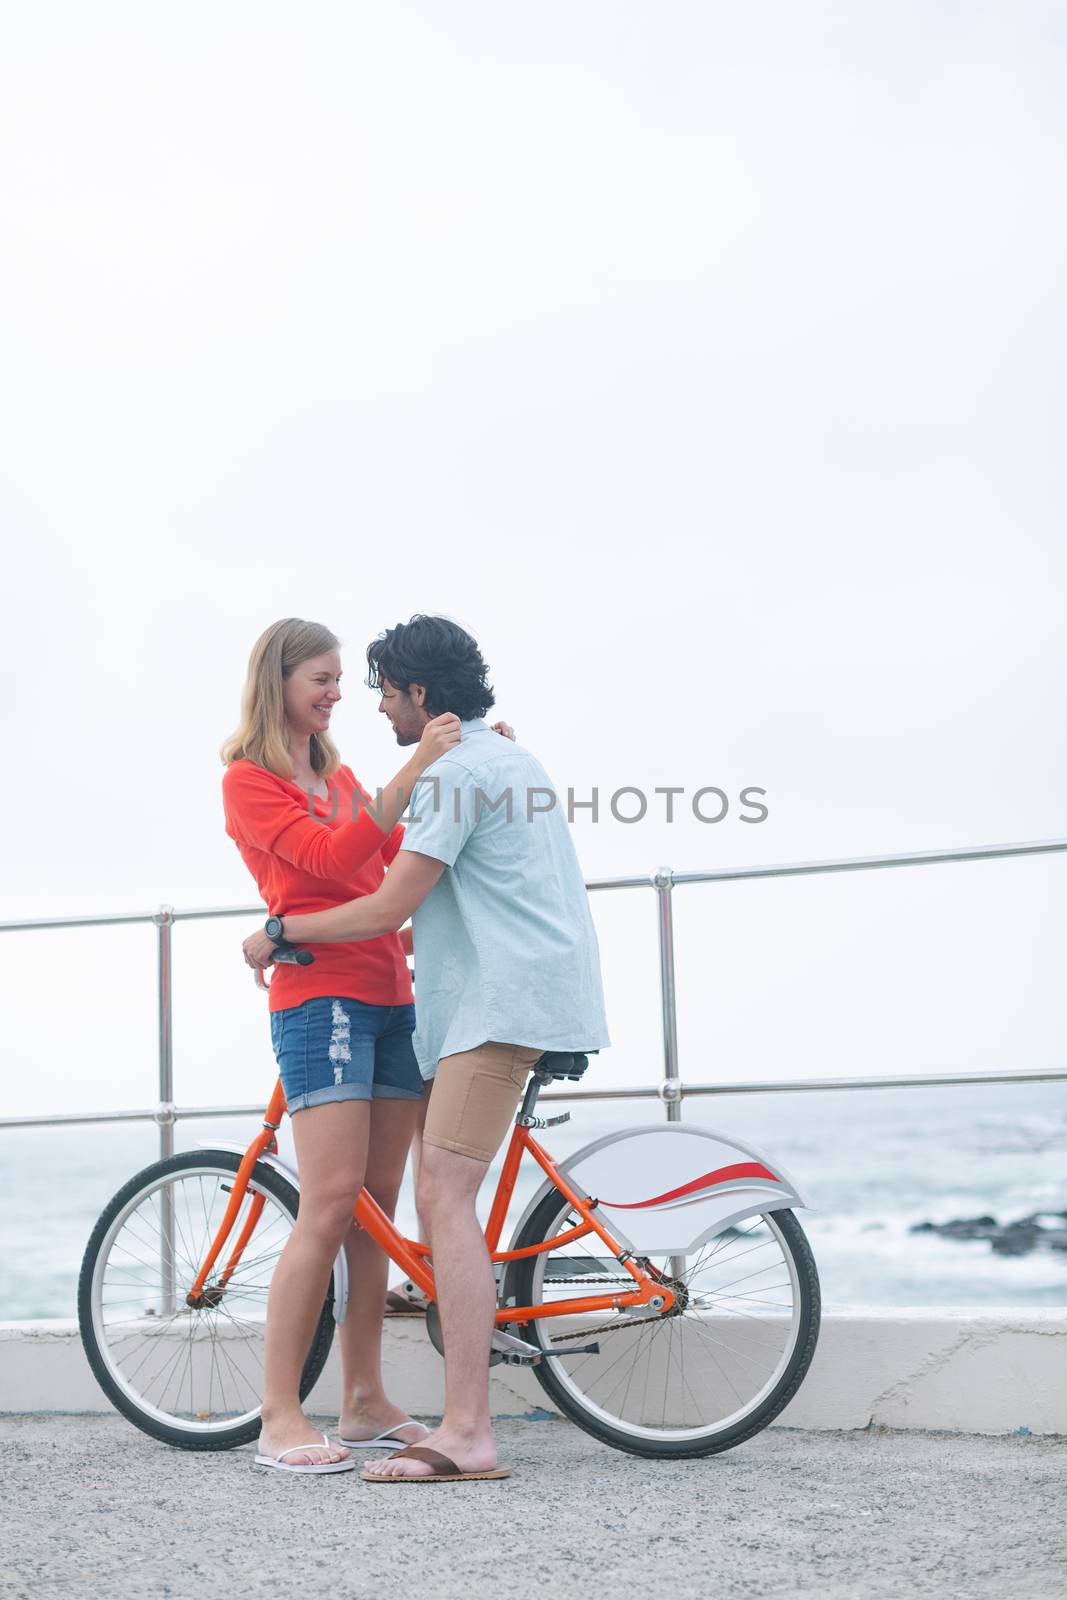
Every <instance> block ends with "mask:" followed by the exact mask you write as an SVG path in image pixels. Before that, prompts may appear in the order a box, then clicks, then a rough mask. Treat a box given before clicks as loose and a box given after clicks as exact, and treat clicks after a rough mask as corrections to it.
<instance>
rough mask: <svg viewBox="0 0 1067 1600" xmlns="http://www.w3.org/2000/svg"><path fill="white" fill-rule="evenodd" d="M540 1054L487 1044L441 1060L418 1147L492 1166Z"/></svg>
mask: <svg viewBox="0 0 1067 1600" xmlns="http://www.w3.org/2000/svg"><path fill="white" fill-rule="evenodd" d="M543 1055H544V1051H543V1050H534V1049H532V1048H531V1047H529V1046H528V1045H524V1044H500V1043H498V1042H497V1041H496V1040H495V1039H491V1040H489V1041H488V1043H486V1044H480V1045H479V1046H478V1048H477V1049H476V1050H463V1051H461V1053H460V1054H459V1055H456V1056H445V1057H444V1059H443V1060H442V1061H441V1062H440V1063H439V1065H438V1068H437V1076H436V1077H435V1078H434V1080H433V1091H432V1093H431V1095H430V1104H429V1106H428V1108H427V1111H426V1131H425V1132H424V1134H423V1136H422V1137H423V1143H424V1144H434V1145H437V1147H438V1148H439V1149H441V1150H454V1151H455V1152H456V1154H457V1155H461V1156H474V1157H475V1159H476V1160H478V1161H492V1159H493V1157H494V1156H495V1155H496V1153H497V1151H498V1150H499V1149H500V1146H501V1145H502V1144H503V1142H504V1135H505V1134H506V1133H507V1131H508V1125H509V1123H511V1122H512V1121H513V1120H514V1117H515V1112H516V1111H517V1109H518V1105H519V1101H520V1100H521V1099H522V1092H523V1090H524V1089H525V1087H526V1079H527V1078H528V1077H529V1075H530V1068H531V1067H532V1066H533V1064H534V1062H535V1061H537V1060H539V1059H540V1057H541V1056H543Z"/></svg>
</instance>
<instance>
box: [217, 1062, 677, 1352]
mask: <svg viewBox="0 0 1067 1600" xmlns="http://www.w3.org/2000/svg"><path fill="white" fill-rule="evenodd" d="M284 1111H285V1095H284V1093H283V1090H282V1086H281V1080H279V1081H278V1083H277V1084H276V1085H275V1089H274V1093H273V1094H272V1095H271V1098H270V1103H269V1105H268V1106H267V1110H266V1113H265V1115H264V1120H263V1129H262V1132H260V1133H259V1134H257V1136H256V1137H255V1139H253V1141H252V1143H251V1144H250V1145H249V1147H248V1149H247V1150H246V1152H245V1155H244V1157H243V1159H242V1161H241V1165H240V1167H239V1168H238V1170H237V1176H236V1177H235V1178H234V1183H233V1190H232V1192H231V1194H230V1199H229V1203H228V1205H227V1207H226V1211H225V1214H224V1216H223V1219H222V1222H221V1224H220V1226H219V1230H218V1233H217V1234H216V1235H215V1238H214V1240H213V1242H212V1245H211V1248H210V1250H209V1251H208V1253H207V1255H206V1256H205V1258H204V1260H203V1263H202V1264H201V1267H200V1271H199V1272H198V1274H197V1276H196V1280H195V1282H194V1283H193V1286H192V1288H191V1289H190V1291H189V1295H188V1302H189V1304H191V1305H192V1304H196V1303H198V1301H199V1299H200V1298H201V1297H202V1296H203V1295H204V1293H205V1285H206V1284H207V1280H208V1277H209V1275H210V1273H211V1270H212V1268H213V1267H214V1265H215V1263H216V1261H217V1260H218V1258H219V1256H220V1255H221V1253H222V1251H223V1249H224V1247H225V1245H226V1241H227V1239H228V1238H229V1235H230V1233H231V1231H232V1229H233V1225H234V1222H235V1221H236V1219H237V1214H238V1212H239V1211H240V1209H241V1204H242V1201H243V1200H244V1196H245V1193H246V1192H247V1189H248V1182H249V1179H250V1178H251V1176H252V1171H253V1168H254V1167H255V1164H256V1162H257V1161H258V1160H259V1158H260V1156H261V1155H263V1154H264V1153H265V1152H273V1151H275V1150H276V1149H277V1140H276V1139H275V1129H277V1127H278V1126H279V1125H280V1122H281V1117H282V1115H283V1113H284ZM527 1152H528V1153H529V1154H530V1155H531V1156H532V1157H533V1159H534V1161H536V1162H537V1165H538V1166H539V1167H540V1168H541V1170H542V1172H543V1173H544V1174H545V1177H546V1178H547V1179H548V1181H549V1182H550V1183H551V1184H552V1186H553V1187H554V1188H555V1189H558V1190H559V1192H560V1194H561V1195H562V1196H563V1198H564V1199H565V1200H566V1201H567V1202H568V1204H569V1205H570V1207H571V1209H572V1210H573V1211H574V1212H576V1213H577V1215H578V1217H579V1219H580V1220H579V1222H578V1223H577V1224H576V1225H575V1226H574V1227H573V1228H569V1229H567V1230H566V1231H565V1232H564V1233H560V1234H557V1235H556V1236H555V1238H553V1239H547V1240H544V1241H542V1243H540V1244H534V1245H527V1246H526V1248H525V1249H523V1250H501V1249H500V1248H499V1245H500V1236H501V1234H502V1232H503V1228H504V1222H505V1219H506V1217H507V1213H508V1207H509V1206H510V1204H511V1200H512V1196H513V1194H514V1192H515V1183H516V1180H517V1178H518V1172H519V1166H520V1164H521V1162H522V1158H523V1156H524V1154H526V1153H527ZM263 1204H264V1199H263V1196H262V1195H254V1196H253V1198H252V1203H251V1206H250V1208H249V1214H248V1216H247V1217H246V1218H245V1221H244V1224H243V1225H242V1228H241V1232H240V1234H239V1235H238V1238H237V1242H236V1244H235V1245H234V1247H233V1250H232V1252H231V1254H230V1257H229V1260H228V1261H227V1263H226V1266H225V1268H224V1270H223V1272H222V1273H221V1274H220V1277H219V1280H218V1283H217V1284H216V1285H213V1286H212V1288H211V1289H209V1290H207V1293H209V1294H216V1293H219V1292H220V1291H221V1290H223V1289H225V1287H226V1284H227V1283H228V1282H229V1280H230V1277H231V1276H232V1274H233V1272H234V1270H235V1269H236V1267H237V1264H238V1262H239V1261H240V1259H241V1255H242V1253H243V1251H244V1249H245V1246H246V1245H247V1243H248V1241H249V1239H250V1238H251V1237H252V1233H253V1231H254V1229H255V1226H256V1223H257V1222H258V1221H259V1216H260V1213H261V1212H262V1209H263ZM596 1207H597V1201H596V1200H595V1199H594V1198H592V1197H591V1196H589V1195H586V1194H584V1193H583V1192H582V1191H580V1190H578V1189H576V1188H574V1186H573V1185H572V1184H570V1183H569V1182H568V1180H567V1178H566V1177H565V1176H564V1175H563V1174H562V1173H561V1172H560V1169H559V1166H558V1164H557V1162H555V1161H554V1160H553V1158H552V1157H551V1156H550V1155H549V1153H548V1151H547V1150H545V1149H543V1148H542V1146H541V1145H539V1144H538V1143H537V1140H536V1139H534V1138H533V1136H532V1135H531V1133H530V1130H529V1128H525V1127H522V1126H521V1125H520V1124H519V1123H516V1124H515V1126H514V1127H513V1129H512V1132H511V1139H510V1142H509V1144H508V1148H507V1154H506V1155H505V1157H504V1166H503V1169H502V1171H501V1173H500V1178H499V1180H498V1182H497V1187H496V1194H495V1196H494V1198H493V1205H492V1209H491V1211H490V1213H489V1220H488V1222H487V1223H486V1226H485V1242H486V1245H487V1246H488V1249H489V1254H490V1257H491V1259H492V1260H493V1261H494V1262H508V1261H521V1260H525V1259H526V1258H528V1257H530V1256H536V1255H542V1254H546V1253H547V1252H548V1251H550V1250H555V1249H558V1247H559V1246H560V1245H562V1244H568V1243H570V1242H571V1241H572V1240H575V1239H581V1238H585V1237H587V1236H588V1235H589V1234H595V1235H596V1236H597V1238H599V1239H600V1240H601V1242H602V1243H603V1244H604V1245H605V1246H606V1248H607V1249H608V1251H609V1252H610V1253H611V1255H612V1256H614V1257H615V1259H616V1260H617V1261H618V1262H619V1264H620V1266H621V1267H623V1268H624V1269H625V1271H626V1272H627V1273H628V1274H629V1275H630V1277H631V1278H632V1279H633V1281H634V1286H633V1288H632V1289H630V1290H628V1291H627V1292H626V1293H625V1294H595V1295H583V1296H578V1297H575V1298H572V1299H568V1300H557V1301H554V1302H553V1303H552V1304H551V1305H540V1306H504V1307H499V1308H498V1309H497V1312H496V1322H497V1324H498V1325H500V1324H507V1323H516V1322H517V1323H523V1322H531V1321H533V1320H535V1319H536V1318H539V1317H561V1316H574V1315H576V1314H579V1313H582V1312H586V1311H613V1310H617V1309H619V1308H620V1307H623V1306H642V1305H647V1304H648V1303H649V1301H650V1300H652V1299H653V1298H654V1297H658V1298H659V1299H660V1300H661V1301H662V1302H663V1304H662V1310H663V1311H667V1310H669V1309H670V1307H671V1305H672V1304H673V1300H674V1296H673V1295H672V1293H671V1291H670V1288H669V1287H668V1285H667V1284H666V1283H664V1282H663V1280H662V1279H661V1278H660V1277H659V1276H658V1275H653V1274H652V1273H650V1272H649V1271H646V1270H645V1269H644V1268H642V1267H641V1266H639V1265H637V1263H635V1262H634V1261H633V1260H631V1259H630V1255H629V1252H628V1251H627V1250H626V1249H625V1248H624V1246H622V1245H621V1244H620V1243H619V1241H618V1240H617V1239H615V1238H614V1237H613V1236H612V1234H611V1233H610V1231H609V1230H608V1228H607V1227H605V1225H604V1223H603V1222H601V1220H600V1218H599V1217H598V1216H597V1215H596ZM353 1215H354V1218H355V1221H356V1223H357V1225H358V1226H359V1227H361V1228H362V1229H364V1231H365V1232H366V1233H368V1234H369V1235H370V1237H371V1238H372V1239H373V1240H374V1242H375V1243H376V1244H377V1245H378V1246H379V1248H380V1249H382V1250H384V1251H385V1254H386V1255H387V1256H389V1257H391V1259H392V1260H393V1261H394V1262H395V1263H396V1265H397V1266H398V1267H400V1268H401V1269H402V1270H403V1271H404V1273H405V1274H406V1275H407V1276H408V1277H409V1278H410V1279H411V1280H412V1282H413V1283H415V1284H417V1285H418V1287H419V1288H420V1289H421V1290H422V1292H423V1293H424V1294H425V1296H426V1298H427V1299H428V1300H434V1299H435V1298H436V1293H437V1291H436V1286H435V1284H434V1277H433V1269H432V1266H431V1264H430V1261H429V1259H428V1258H429V1246H427V1245H425V1244H420V1243H419V1242H418V1241H417V1240H414V1239H406V1238H405V1237H404V1235H403V1234H402V1233H400V1232H398V1230H397V1229H396V1227H395V1226H394V1224H393V1223H392V1222H391V1221H390V1219H389V1218H388V1217H387V1216H386V1214H385V1212H384V1211H383V1210H382V1208H381V1206H380V1205H379V1204H378V1202H377V1201H376V1200H375V1199H374V1196H373V1195H372V1194H371V1193H370V1192H369V1191H368V1190H367V1189H363V1190H361V1191H360V1195H359V1198H358V1199H357V1201H356V1205H355V1210H354V1213H353Z"/></svg>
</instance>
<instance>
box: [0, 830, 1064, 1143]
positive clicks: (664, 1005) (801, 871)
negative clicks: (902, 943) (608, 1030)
mask: <svg viewBox="0 0 1067 1600" xmlns="http://www.w3.org/2000/svg"><path fill="white" fill-rule="evenodd" d="M1063 851H1067V839H1046V840H1039V841H1036V842H1033V843H1027V844H1001V845H977V846H972V847H967V848H964V849H959V850H924V851H918V852H913V853H910V854H903V855H884V856H852V857H846V858H844V859H841V860H836V861H804V862H789V863H786V864H785V865H781V866H762V867H721V868H717V869H715V870H713V871H710V872H674V871H673V870H672V869H671V868H670V867H659V868H657V870H656V871H655V872H653V873H652V874H651V875H650V876H649V877H637V878H593V879H591V880H590V881H589V882H588V883H587V885H586V887H587V888H588V889H589V891H590V892H591V893H598V892H602V891H606V890H612V889H648V888H652V889H653V890H654V891H655V895H656V922H657V931H658V942H659V970H660V1007H661V1014H662V1016H661V1020H662V1032H663V1078H662V1080H661V1081H660V1082H659V1083H656V1084H642V1085H638V1086H635V1087H630V1088H616V1089H584V1088H579V1089H558V1090H553V1091H551V1092H549V1093H547V1094H545V1095H544V1096H543V1098H544V1099H546V1100H548V1099H552V1100H606V1101H611V1100H648V1099H653V1100H655V1099H658V1100H660V1101H661V1102H662V1103H663V1106H664V1109H665V1112H666V1116H667V1119H668V1121H670V1122H677V1121H679V1120H680V1119H681V1115H682V1101H683V1100H684V1099H686V1098H689V1097H692V1096H701V1095H716V1094H767V1093H784V1094H801V1093H805V1092H812V1091H819V1090H826V1089H889V1088H923V1087H933V1086H938V1085H942V1086H943V1085H948V1084H964V1083H971V1084H975V1083H1034V1082H1050V1081H1053V1082H1054V1081H1064V1080H1067V1068H1036V1069H1033V1070H1026V1069H1023V1070H1021V1071H1020V1070H1012V1071H1005V1072H946V1073H917V1074H901V1075H894V1076H890V1077H886V1076H880V1077H862V1078H799V1079H792V1080H789V1079H785V1080H774V1079H772V1080H759V1081H755V1082H753V1081H747V1082H739V1083H735V1082H720V1083H685V1082H683V1081H682V1077H681V1072H680V1067H679V1057H678V999H677V991H676V983H675V969H674V903H673V895H674V890H675V888H676V887H677V886H679V885H682V884H691V883H729V882H736V881H738V880H741V879H748V878H796V877H806V876H815V875H817V874H823V873H832V872H868V871H872V870H875V869H878V868H885V867H919V866H936V865H943V864H945V863H949V862H957V861H989V860H997V859H1002V858H1004V857H1006V856H1035V855H1049V854H1052V853H1055V852H1063ZM263 909H264V908H263V907H262V906H260V905H250V906H205V907H195V908H192V909H190V910H186V911H176V910H175V909H174V907H173V906H168V905H165V906H161V907H160V908H159V910H158V911H144V912H114V913H106V914H104V915H101V916H86V917H40V918H35V919H32V920H29V921H18V922H0V933H27V932H31V931H35V930H43V929H48V928H102V927H110V926H117V925H119V924H123V923H135V922H143V923H152V924H154V925H155V929H156V946H157V995H158V1026H159V1101H158V1104H157V1105H156V1106H154V1107H147V1108H144V1109H141V1110H135V1111H81V1112H71V1113H66V1112H60V1113H54V1114H52V1115H48V1116H31V1117H0V1129H3V1128H40V1127H59V1126H71V1125H76V1124H91V1123H101V1122H103V1123H111V1122H154V1123H156V1124H157V1125H158V1127H159V1153H160V1156H161V1157H167V1156H170V1155H173V1153H174V1125H175V1123H176V1122H177V1121H178V1119H179V1118H192V1117H230V1116H259V1115H261V1114H262V1111H263V1104H262V1103H259V1104H255V1105H215V1106H178V1105H176V1104H175V1103H174V1033H173V1016H174V995H173V985H172V935H173V929H174V925H175V923H177V922H195V921H206V920H210V919H218V918H223V917H255V916H261V915H262V914H263Z"/></svg>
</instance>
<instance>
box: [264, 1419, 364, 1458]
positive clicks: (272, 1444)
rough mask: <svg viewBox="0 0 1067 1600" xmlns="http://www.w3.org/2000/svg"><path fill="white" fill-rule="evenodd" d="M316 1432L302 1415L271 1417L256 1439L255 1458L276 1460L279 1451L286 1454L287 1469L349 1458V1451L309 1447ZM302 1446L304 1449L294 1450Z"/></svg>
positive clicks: (334, 1447) (336, 1446)
mask: <svg viewBox="0 0 1067 1600" xmlns="http://www.w3.org/2000/svg"><path fill="white" fill-rule="evenodd" d="M317 1433H319V1429H318V1428H316V1427H314V1426H313V1425H312V1423H310V1422H309V1421H308V1420H307V1418H306V1417H305V1416H304V1413H303V1412H302V1411H293V1412H287V1413H284V1414H281V1415H279V1416H274V1415H272V1416H271V1417H270V1420H269V1421H266V1420H265V1421H264V1423H263V1427H262V1430H261V1432H260V1435H259V1454H260V1455H264V1456H273V1457H275V1458H277V1457H278V1456H280V1455H281V1454H282V1452H283V1451H287V1452H290V1453H289V1454H287V1455H286V1457H285V1459H286V1462H287V1464H288V1465H289V1466H291V1467H312V1466H321V1465H322V1463H323V1462H337V1461H347V1460H348V1458H349V1456H350V1455H351V1453H352V1452H351V1451H350V1450H342V1449H341V1448H340V1446H338V1445H335V1444H331V1445H329V1446H328V1447H327V1446H326V1445H321V1446H320V1445H315V1444H309V1443H308V1441H309V1440H311V1439H314V1437H315V1435H316V1434H317ZM300 1445H306V1446H307V1448H306V1449H298V1448H296V1447H297V1446H300Z"/></svg>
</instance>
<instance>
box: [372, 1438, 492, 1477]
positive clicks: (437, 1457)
mask: <svg viewBox="0 0 1067 1600" xmlns="http://www.w3.org/2000/svg"><path fill="white" fill-rule="evenodd" d="M405 1456H409V1457H410V1458H411V1460H412V1461H425V1462H426V1465H427V1466H429V1467H432V1468H433V1471H432V1472H423V1473H420V1474H419V1475H418V1476H409V1475H408V1474H406V1473H401V1472H395V1473H390V1474H389V1475H388V1476H387V1475H386V1474H385V1473H383V1472H361V1473H360V1477H361V1478H362V1479H363V1481H364V1483H477V1482H478V1481H479V1480H480V1479H482V1478H510V1477H511V1468H510V1467H489V1468H488V1469H487V1470H486V1471H484V1472H463V1471H461V1470H460V1468H459V1467H457V1466H456V1463H455V1462H454V1461H450V1460H449V1459H448V1457H447V1456H443V1455H441V1454H440V1452H439V1451H437V1450H428V1449H427V1448H426V1446H425V1445H422V1444H409V1445H408V1447H407V1449H406V1450H398V1451H397V1453H396V1455H395V1456H392V1457H390V1459H391V1460H393V1461H402V1460H403V1459H404V1457H405Z"/></svg>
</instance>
